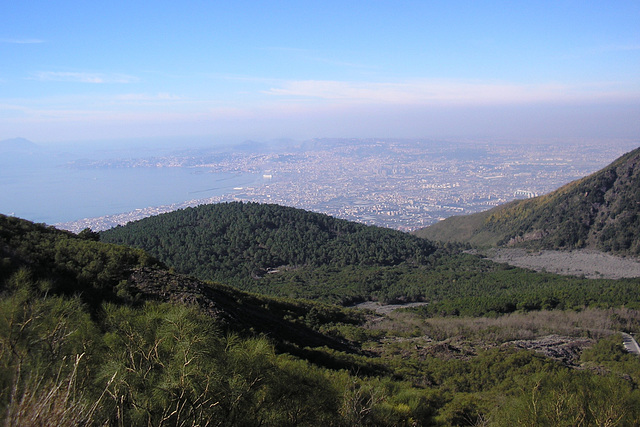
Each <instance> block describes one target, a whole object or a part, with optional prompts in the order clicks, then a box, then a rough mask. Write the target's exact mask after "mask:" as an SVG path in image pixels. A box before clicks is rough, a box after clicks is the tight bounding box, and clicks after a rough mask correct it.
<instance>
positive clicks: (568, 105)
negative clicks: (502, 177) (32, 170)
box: [0, 0, 640, 142]
mask: <svg viewBox="0 0 640 427" xmlns="http://www.w3.org/2000/svg"><path fill="white" fill-rule="evenodd" d="M639 23H640V1H638V0H616V1H611V2H606V1H588V0H580V1H558V0H554V1H504V2H501V1H490V2H489V1H376V0H368V1H339V2H338V1H327V0H325V1H313V2H309V1H290V2H284V1H257V0H256V1H237V0H234V1H226V2H223V1H183V2H178V1H163V0H156V1H137V0H127V1H117V0H116V1H110V2H93V1H84V0H83V1H65V0H58V1H51V0H46V1H34V0H20V1H19V0H6V1H2V2H1V4H0V139H5V138H12V137H16V136H21V137H26V138H29V139H31V140H33V141H35V142H47V141H64V140H91V139H103V140H104V139H108V138H130V137H158V136H212V137H217V138H219V137H240V138H245V137H246V138H262V139H266V138H275V137H291V138H310V137H375V136H379V137H389V136H397V137H434V136H454V137H473V136H483V137H491V136H500V137H504V136H506V137H521V136H522V137H526V136H545V137H546V136H548V137H567V136H579V137H586V136H595V137H638V136H639V135H640V24H639Z"/></svg>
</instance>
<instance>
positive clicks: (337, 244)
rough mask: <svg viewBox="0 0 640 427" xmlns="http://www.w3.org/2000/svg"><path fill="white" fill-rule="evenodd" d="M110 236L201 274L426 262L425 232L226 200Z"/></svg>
mask: <svg viewBox="0 0 640 427" xmlns="http://www.w3.org/2000/svg"><path fill="white" fill-rule="evenodd" d="M101 239H102V241H104V242H110V243H120V244H126V245H130V246H134V247H138V248H142V249H145V250H147V251H149V253H151V254H153V255H154V256H156V257H158V258H159V259H160V260H162V261H163V262H166V263H167V264H168V265H170V266H172V267H174V268H175V269H176V270H178V271H180V272H183V273H188V274H192V275H194V276H197V277H199V278H201V279H206V280H220V281H230V280H231V281H233V280H237V279H238V278H250V277H254V278H255V277H262V276H264V275H265V274H267V273H268V272H270V271H273V270H274V269H277V268H298V267H305V266H311V267H320V266H336V267H344V266H351V265H357V266H366V265H376V266H395V265H399V264H401V263H413V264H423V263H424V262H425V261H426V260H427V259H428V258H429V256H430V255H432V254H433V253H434V251H435V250H436V248H435V246H434V245H433V244H432V243H430V242H428V241H426V240H423V239H419V238H417V237H415V236H411V235H409V234H406V233H402V232H399V231H394V230H389V229H384V228H379V227H373V226H366V225H363V224H358V223H354V222H349V221H345V220H340V219H336V218H333V217H330V216H327V215H322V214H318V213H313V212H308V211H304V210H301V209H295V208H289V207H284V206H278V205H268V204H258V203H240V202H234V203H223V204H214V205H203V206H199V207H196V208H187V209H183V210H179V211H175V212H170V213H166V214H162V215H158V216H155V217H150V218H145V219H142V220H139V221H136V222H133V223H129V224H127V225H126V226H121V227H116V228H113V229H111V230H107V231H105V232H102V233H101Z"/></svg>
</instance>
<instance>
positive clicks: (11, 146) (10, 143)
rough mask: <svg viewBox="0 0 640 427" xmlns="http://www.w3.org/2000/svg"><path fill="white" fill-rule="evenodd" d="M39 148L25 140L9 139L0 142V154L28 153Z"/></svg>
mask: <svg viewBox="0 0 640 427" xmlns="http://www.w3.org/2000/svg"><path fill="white" fill-rule="evenodd" d="M39 148H40V147H39V146H38V145H36V144H35V143H33V142H31V141H29V140H28V139H25V138H11V139H3V140H2V141H0V152H2V153H6V152H17V153H23V152H30V151H33V150H37V149H39Z"/></svg>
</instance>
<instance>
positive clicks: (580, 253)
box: [482, 248, 640, 279]
mask: <svg viewBox="0 0 640 427" xmlns="http://www.w3.org/2000/svg"><path fill="white" fill-rule="evenodd" d="M482 255H484V256H486V257H487V258H489V259H491V260H492V261H495V262H503V263H506V264H509V265H513V266H516V267H524V268H530V269H532V270H536V271H543V270H546V271H548V272H550V273H557V274H564V275H572V276H585V277H588V278H591V279H600V278H602V279H621V278H630V277H640V262H639V261H638V260H637V259H634V258H622V257H617V256H613V255H610V254H607V253H604V252H598V251H592V250H575V251H548V250H544V251H528V250H526V249H505V248H498V249H489V250H487V251H486V252H484V253H482Z"/></svg>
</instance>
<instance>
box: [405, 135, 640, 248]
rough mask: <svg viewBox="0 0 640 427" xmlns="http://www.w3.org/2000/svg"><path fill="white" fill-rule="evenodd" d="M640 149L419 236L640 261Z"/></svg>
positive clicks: (443, 223) (428, 228) (447, 222)
mask: <svg viewBox="0 0 640 427" xmlns="http://www.w3.org/2000/svg"><path fill="white" fill-rule="evenodd" d="M639 212H640V148H639V149H636V150H633V151H631V152H629V153H627V154H625V155H623V156H621V157H620V158H618V159H617V160H615V161H614V162H613V163H611V164H610V165H609V166H607V167H605V168H604V169H602V170H600V171H598V172H596V173H594V174H592V175H589V176H587V177H585V178H582V179H580V180H577V181H574V182H571V183H569V184H567V185H565V186H563V187H561V188H559V189H558V190H556V191H554V192H552V193H550V194H547V195H544V196H540V197H536V198H532V199H526V200H518V201H514V202H511V203H507V204H505V205H501V206H498V207H496V208H493V209H490V210H488V211H485V212H480V213H477V214H473V215H467V216H458V217H451V218H448V219H446V220H444V221H442V222H439V223H437V224H434V225H432V226H430V227H427V228H424V229H422V230H418V231H416V232H415V234H416V235H417V236H420V237H423V238H427V239H431V240H437V241H448V242H464V243H470V244H472V245H475V246H479V247H487V246H498V247H526V248H532V249H582V248H588V249H596V250H599V251H603V252H611V253H616V254H621V255H633V256H638V255H640V216H639Z"/></svg>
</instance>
